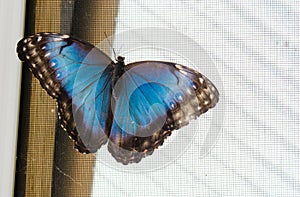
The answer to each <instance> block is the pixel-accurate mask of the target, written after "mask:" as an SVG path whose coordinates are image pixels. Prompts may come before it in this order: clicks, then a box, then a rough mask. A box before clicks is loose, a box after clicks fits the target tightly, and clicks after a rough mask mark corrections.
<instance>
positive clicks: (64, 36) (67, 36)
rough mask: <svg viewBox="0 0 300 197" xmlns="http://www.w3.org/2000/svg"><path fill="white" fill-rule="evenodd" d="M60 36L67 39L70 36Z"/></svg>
mask: <svg viewBox="0 0 300 197" xmlns="http://www.w3.org/2000/svg"><path fill="white" fill-rule="evenodd" d="M62 38H64V39H67V38H70V36H69V35H63V36H62Z"/></svg>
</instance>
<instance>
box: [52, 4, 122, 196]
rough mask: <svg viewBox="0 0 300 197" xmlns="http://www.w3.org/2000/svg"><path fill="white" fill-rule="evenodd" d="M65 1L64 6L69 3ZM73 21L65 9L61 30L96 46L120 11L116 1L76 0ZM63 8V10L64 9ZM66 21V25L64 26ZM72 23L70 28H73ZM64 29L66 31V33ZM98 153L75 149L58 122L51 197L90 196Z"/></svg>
mask: <svg viewBox="0 0 300 197" xmlns="http://www.w3.org/2000/svg"><path fill="white" fill-rule="evenodd" d="M67 1H68V0H63V2H62V5H67ZM69 4H70V8H71V7H72V9H73V10H72V17H71V19H72V21H71V23H70V24H66V23H68V22H70V18H69V17H70V13H71V11H70V10H69V9H70V8H63V10H65V13H64V14H62V15H61V17H64V18H62V30H63V31H65V32H68V28H70V29H71V32H70V34H71V35H73V36H76V37H77V38H80V39H83V40H86V41H88V42H90V43H92V44H94V45H97V44H98V43H99V42H100V41H101V40H103V39H104V38H105V35H104V32H106V33H107V34H108V35H110V34H112V32H113V30H114V27H115V16H116V11H117V1H116V0H74V1H72V2H70V3H69ZM63 10H62V11H63ZM63 24H64V25H63ZM70 25H71V27H70ZM65 32H64V33H65ZM94 159H95V155H93V154H87V155H84V154H81V153H78V152H77V151H75V150H74V148H73V142H72V140H70V139H69V137H68V136H67V133H66V132H65V131H64V130H63V129H61V127H60V125H57V132H56V134H55V154H54V166H53V179H52V181H53V182H52V196H60V197H64V196H90V195H91V190H92V185H93V168H94Z"/></svg>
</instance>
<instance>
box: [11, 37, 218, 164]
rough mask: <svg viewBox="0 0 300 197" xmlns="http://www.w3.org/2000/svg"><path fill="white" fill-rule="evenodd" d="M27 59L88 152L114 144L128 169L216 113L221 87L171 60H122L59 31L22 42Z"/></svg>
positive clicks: (72, 133)
mask: <svg viewBox="0 0 300 197" xmlns="http://www.w3.org/2000/svg"><path fill="white" fill-rule="evenodd" d="M17 53H18V57H19V59H20V60H21V61H23V62H25V65H26V66H28V68H29V69H30V70H31V72H32V73H33V75H34V76H35V77H36V78H37V79H38V80H39V82H40V84H41V86H42V87H43V88H44V89H45V90H46V92H47V93H48V94H49V95H50V96H51V97H52V98H54V99H56V101H57V104H58V117H59V121H60V123H61V126H62V127H63V128H64V129H65V130H66V131H67V133H68V134H69V136H70V137H71V138H72V139H73V141H74V147H75V148H76V149H77V150H78V151H79V152H81V153H95V152H96V151H97V150H98V149H99V148H100V147H101V146H102V145H104V144H106V143H108V150H109V152H110V153H111V154H112V156H113V157H114V158H115V159H116V160H117V161H118V162H121V163H123V164H129V163H138V162H140V161H141V159H143V158H144V157H146V156H147V155H151V154H152V153H153V151H154V150H155V149H157V148H158V147H159V146H161V145H162V144H163V143H164V141H165V139H166V138H167V137H168V136H169V135H171V133H172V131H174V130H178V129H179V128H181V127H183V126H185V125H187V124H188V123H189V121H190V120H192V119H196V118H197V117H199V116H200V114H203V113H205V112H206V111H207V110H208V109H210V108H213V107H214V106H215V105H216V104H217V102H218V100H219V92H218V90H217V88H216V87H215V86H214V84H213V83H212V82H211V81H210V80H209V79H208V78H207V77H205V76H204V75H202V74H201V73H199V72H197V71H195V70H193V69H191V68H188V67H186V66H183V65H179V64H176V63H171V62H163V61H140V62H134V63H130V64H127V65H125V63H124V57H121V56H119V57H117V58H116V62H114V61H113V60H112V59H111V58H110V57H109V56H107V55H106V54H105V53H104V52H102V51H101V50H100V49H98V48H96V47H95V46H93V45H92V44H90V43H88V42H86V41H83V40H80V39H77V38H74V37H72V36H70V35H64V34H59V33H37V34H34V35H31V36H27V37H25V38H23V39H22V40H20V41H19V42H18V44H17Z"/></svg>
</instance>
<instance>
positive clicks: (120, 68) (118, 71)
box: [112, 56, 125, 86]
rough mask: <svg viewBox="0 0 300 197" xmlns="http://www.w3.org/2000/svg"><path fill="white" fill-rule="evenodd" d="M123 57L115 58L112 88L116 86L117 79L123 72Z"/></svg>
mask: <svg viewBox="0 0 300 197" xmlns="http://www.w3.org/2000/svg"><path fill="white" fill-rule="evenodd" d="M124 59H125V58H124V57H121V56H118V57H117V63H115V69H114V75H113V79H112V84H113V86H114V85H115V84H116V82H117V81H118V79H119V78H120V77H121V75H122V74H123V73H124V72H125V70H124V67H125V63H124Z"/></svg>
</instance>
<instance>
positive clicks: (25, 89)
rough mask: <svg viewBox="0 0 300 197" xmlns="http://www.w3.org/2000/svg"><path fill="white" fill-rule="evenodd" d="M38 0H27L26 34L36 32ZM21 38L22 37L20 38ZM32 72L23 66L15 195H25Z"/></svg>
mask: <svg viewBox="0 0 300 197" xmlns="http://www.w3.org/2000/svg"><path fill="white" fill-rule="evenodd" d="M35 5H36V1H35V0H33V1H26V16H25V23H24V24H25V30H24V36H26V35H30V34H33V33H34V28H35V22H34V21H35ZM20 39H21V38H20ZM31 83H32V74H31V72H30V71H29V70H28V69H27V68H26V67H24V66H22V82H21V98H20V113H19V129H18V143H17V160H16V174H15V188H14V196H17V197H18V196H20V197H23V196H25V190H26V166H27V147H28V135H29V120H30V97H31Z"/></svg>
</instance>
